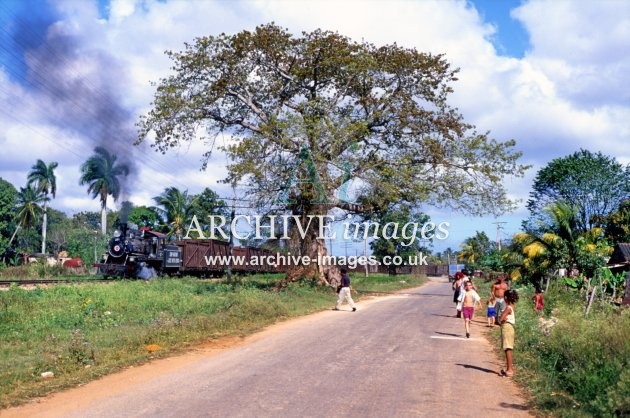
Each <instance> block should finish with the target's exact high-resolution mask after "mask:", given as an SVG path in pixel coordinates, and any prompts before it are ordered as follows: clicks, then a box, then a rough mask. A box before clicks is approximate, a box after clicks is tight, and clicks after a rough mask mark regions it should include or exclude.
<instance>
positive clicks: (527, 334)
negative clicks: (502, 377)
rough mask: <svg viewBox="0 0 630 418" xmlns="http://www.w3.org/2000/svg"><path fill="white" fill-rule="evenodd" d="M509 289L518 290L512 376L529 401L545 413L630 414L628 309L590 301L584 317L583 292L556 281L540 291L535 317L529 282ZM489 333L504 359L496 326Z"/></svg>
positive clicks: (501, 357) (556, 414)
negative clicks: (542, 305) (541, 302)
mask: <svg viewBox="0 0 630 418" xmlns="http://www.w3.org/2000/svg"><path fill="white" fill-rule="evenodd" d="M489 286H490V283H487V284H483V285H482V286H479V287H481V289H483V290H481V293H480V294H481V295H484V296H485V295H486V294H488V292H489V290H488V291H486V289H489ZM514 288H515V289H517V290H518V292H519V295H520V300H519V302H518V304H517V305H516V309H517V311H516V312H517V313H516V315H517V324H516V332H517V333H516V348H515V350H514V361H515V367H516V376H515V380H516V382H517V383H519V384H520V385H521V386H522V387H524V388H526V389H527V391H528V392H529V396H528V398H529V399H530V401H531V402H532V404H533V406H535V408H536V409H537V410H538V411H540V412H541V413H542V414H544V415H545V416H557V417H587V416H589V417H590V416H598V417H615V416H616V417H624V416H630V309H627V308H621V307H618V306H614V305H611V304H610V303H607V302H605V301H600V302H594V303H593V305H592V307H591V310H590V312H589V315H588V316H587V317H585V304H584V303H582V302H581V300H582V299H583V296H581V295H580V294H579V292H578V291H577V290H572V289H570V288H565V287H564V285H563V284H562V285H560V284H559V285H557V286H556V285H552V286H551V287H550V289H549V290H548V291H547V292H545V293H544V302H545V309H544V312H543V315H542V316H538V314H537V313H536V312H535V311H534V309H533V306H534V303H533V301H532V297H533V295H534V291H533V286H531V285H524V284H521V285H519V284H518V283H515V284H514ZM576 301H578V302H577V303H576ZM489 335H490V337H491V339H492V340H493V341H494V343H495V346H496V350H497V356H498V357H499V358H500V359H501V361H503V358H504V356H503V352H502V350H501V340H500V337H501V331H500V330H499V328H498V327H496V328H494V329H493V330H492V331H490V332H489Z"/></svg>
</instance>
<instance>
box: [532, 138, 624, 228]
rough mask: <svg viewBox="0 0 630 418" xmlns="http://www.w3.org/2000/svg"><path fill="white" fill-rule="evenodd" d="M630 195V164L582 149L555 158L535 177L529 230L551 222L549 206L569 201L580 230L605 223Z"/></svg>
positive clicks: (576, 225) (576, 226)
mask: <svg viewBox="0 0 630 418" xmlns="http://www.w3.org/2000/svg"><path fill="white" fill-rule="evenodd" d="M627 199H630V165H626V166H624V165H623V164H621V163H619V162H617V161H616V160H615V159H614V158H612V157H609V156H606V155H604V154H602V153H601V152H597V153H592V152H590V151H588V150H584V149H582V150H580V151H578V152H575V153H573V154H571V155H568V156H566V157H562V158H556V159H554V160H553V161H551V162H550V163H549V164H547V165H546V166H545V167H544V168H542V169H541V170H540V171H539V172H538V173H537V174H536V179H535V180H534V186H533V191H532V192H531V193H530V199H529V201H528V202H527V208H528V209H529V211H530V213H531V218H530V220H529V222H528V224H526V225H525V228H526V229H527V230H535V229H537V228H538V227H539V226H540V225H543V226H544V225H546V224H549V223H550V220H549V218H548V216H547V214H548V211H546V209H545V208H546V207H547V206H549V205H553V204H556V203H564V204H567V205H570V206H571V207H572V208H573V210H574V215H573V218H574V219H573V220H572V222H573V223H574V224H575V228H576V230H577V231H578V232H580V233H584V232H587V231H589V230H591V229H592V228H594V227H602V226H603V225H604V224H605V220H606V217H607V216H608V215H610V214H611V213H613V212H615V211H616V210H617V208H619V206H620V205H621V203H622V202H623V201H624V200H627Z"/></svg>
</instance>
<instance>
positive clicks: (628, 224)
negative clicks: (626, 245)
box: [604, 199, 630, 242]
mask: <svg viewBox="0 0 630 418" xmlns="http://www.w3.org/2000/svg"><path fill="white" fill-rule="evenodd" d="M604 222H605V224H606V236H608V237H609V239H610V241H611V242H630V199H628V200H625V201H624V202H622V203H621V204H620V205H619V209H618V210H617V212H613V213H611V214H610V215H609V216H608V217H607V218H606V219H605V221H604Z"/></svg>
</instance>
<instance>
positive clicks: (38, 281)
mask: <svg viewBox="0 0 630 418" xmlns="http://www.w3.org/2000/svg"><path fill="white" fill-rule="evenodd" d="M113 280H114V279H110V278H108V279H105V278H103V279H32V280H30V279H27V280H0V286H11V285H12V284H16V285H18V286H27V285H38V284H62V283H65V284H69V283H101V282H111V281H113Z"/></svg>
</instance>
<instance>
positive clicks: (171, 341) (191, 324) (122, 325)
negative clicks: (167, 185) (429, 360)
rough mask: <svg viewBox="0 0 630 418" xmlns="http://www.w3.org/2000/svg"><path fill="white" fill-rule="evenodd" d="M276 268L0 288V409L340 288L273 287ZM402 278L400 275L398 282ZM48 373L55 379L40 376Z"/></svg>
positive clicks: (364, 282)
mask: <svg viewBox="0 0 630 418" xmlns="http://www.w3.org/2000/svg"><path fill="white" fill-rule="evenodd" d="M401 277H403V276H398V277H388V276H384V275H375V276H372V277H371V278H370V279H360V280H359V279H358V278H357V279H356V280H354V279H353V287H354V288H355V290H358V292H359V293H358V295H357V297H358V298H360V297H361V293H362V292H363V290H362V288H366V289H371V288H372V287H373V286H376V287H378V288H379V289H380V290H381V291H391V290H395V289H399V288H404V287H411V286H415V285H418V284H420V283H421V280H419V279H418V278H409V277H407V278H405V279H401ZM278 278H279V277H278V276H272V277H271V279H270V278H269V276H254V277H249V278H246V279H245V280H243V281H242V282H241V283H238V284H226V283H222V282H217V281H201V280H198V279H194V278H184V279H176V280H175V279H156V280H152V281H150V282H142V281H120V282H113V283H108V284H95V283H83V284H75V285H72V286H66V285H63V286H54V287H48V288H36V289H35V290H24V289H21V288H19V287H16V286H13V287H11V288H10V289H9V290H8V291H4V292H0V407H7V406H9V405H13V404H17V403H20V402H23V401H25V400H26V399H28V398H29V397H33V396H39V395H43V394H46V393H49V392H51V391H54V390H58V389H61V388H65V387H69V386H72V385H75V384H77V383H81V382H85V381H88V380H91V379H94V378H96V377H99V376H102V375H104V374H107V373H111V372H113V371H116V370H119V369H121V368H124V367H126V366H128V365H132V364H139V363H142V362H145V361H147V360H148V359H150V358H155V357H161V356H166V355H169V354H171V353H173V352H176V351H180V350H182V349H185V348H186V347H189V346H191V345H193V344H197V343H200V342H203V341H207V340H208V339H212V338H219V337H222V336H228V335H237V336H242V335H247V334H249V333H251V332H253V331H256V330H258V329H260V328H261V327H264V326H265V325H268V324H271V323H273V322H275V321H277V320H278V319H282V318H287V317H292V316H297V315H304V314H308V313H311V312H314V311H318V310H321V309H324V308H330V307H332V306H333V305H334V302H335V301H336V294H335V293H334V291H333V290H332V289H330V288H322V287H317V286H313V285H312V284H310V283H306V282H298V283H292V284H290V285H289V286H288V287H287V288H286V289H284V290H282V291H273V290H272V287H273V285H274V284H275V281H276V280H277V279H278ZM401 280H403V281H404V283H401ZM48 371H51V372H53V373H54V375H55V377H54V379H51V380H45V379H42V378H41V373H42V372H48Z"/></svg>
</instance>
